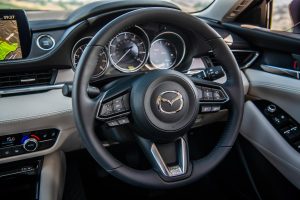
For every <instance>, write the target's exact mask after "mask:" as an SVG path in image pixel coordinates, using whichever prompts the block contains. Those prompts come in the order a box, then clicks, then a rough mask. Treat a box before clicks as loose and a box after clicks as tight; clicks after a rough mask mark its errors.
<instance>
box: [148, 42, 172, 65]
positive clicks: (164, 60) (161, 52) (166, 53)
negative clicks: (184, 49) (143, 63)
mask: <svg viewBox="0 0 300 200" xmlns="http://www.w3.org/2000/svg"><path fill="white" fill-rule="evenodd" d="M176 59H177V49H176V47H175V45H174V44H173V43H172V42H170V41H168V40H166V39H158V40H155V41H154V42H153V43H152V45H151V48H150V62H151V64H152V65H153V66H154V67H155V68H158V69H169V68H171V67H173V66H174V64H175V62H176Z"/></svg>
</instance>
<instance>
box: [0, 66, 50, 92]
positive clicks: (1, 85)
mask: <svg viewBox="0 0 300 200" xmlns="http://www.w3.org/2000/svg"><path fill="white" fill-rule="evenodd" d="M55 74H56V73H55V71H54V70H46V71H35V72H9V73H0V89H11V88H21V87H29V86H41V85H51V84H53V80H54V77H55Z"/></svg>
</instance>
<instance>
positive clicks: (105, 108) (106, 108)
mask: <svg viewBox="0 0 300 200" xmlns="http://www.w3.org/2000/svg"><path fill="white" fill-rule="evenodd" d="M111 114H113V106H112V102H108V103H105V104H103V105H102V109H101V113H100V115H101V116H108V115H111Z"/></svg>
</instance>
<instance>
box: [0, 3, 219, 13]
mask: <svg viewBox="0 0 300 200" xmlns="http://www.w3.org/2000/svg"><path fill="white" fill-rule="evenodd" d="M94 1H95V0H0V9H25V10H51V11H72V10H75V9H77V8H79V7H81V6H83V5H85V4H88V3H91V2H94ZM102 1H104V0H102ZM106 1H107V0H106ZM112 1H114V0H112ZM137 1H138V0H137ZM165 1H169V2H172V3H174V4H176V5H177V6H179V7H180V8H181V9H182V10H183V11H185V12H197V11H201V10H204V9H205V8H207V7H208V6H209V5H210V4H211V3H212V2H213V1H214V0H165Z"/></svg>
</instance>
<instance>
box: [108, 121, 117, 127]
mask: <svg viewBox="0 0 300 200" xmlns="http://www.w3.org/2000/svg"><path fill="white" fill-rule="evenodd" d="M107 125H108V126H110V127H114V126H118V125H119V123H118V122H117V121H110V122H107Z"/></svg>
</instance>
